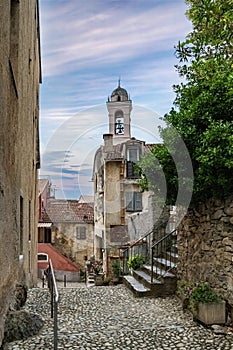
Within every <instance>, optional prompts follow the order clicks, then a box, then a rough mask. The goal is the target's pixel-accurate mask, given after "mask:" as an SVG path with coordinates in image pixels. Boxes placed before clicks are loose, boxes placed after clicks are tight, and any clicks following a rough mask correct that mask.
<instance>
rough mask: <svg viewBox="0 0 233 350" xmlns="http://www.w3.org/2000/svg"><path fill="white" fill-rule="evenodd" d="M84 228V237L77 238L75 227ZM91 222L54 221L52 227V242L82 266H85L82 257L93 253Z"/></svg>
mask: <svg viewBox="0 0 233 350" xmlns="http://www.w3.org/2000/svg"><path fill="white" fill-rule="evenodd" d="M79 227H85V228H86V239H78V238H77V229H79ZM93 239H94V237H93V223H71V222H70V223H69V222H67V223H64V222H63V223H59V222H56V223H54V225H53V227H52V242H53V243H54V245H55V247H56V248H57V249H58V250H59V251H60V252H61V253H62V254H63V255H65V256H66V257H67V258H69V259H70V260H71V261H73V262H75V263H76V264H78V265H79V266H81V267H82V268H84V267H85V261H84V257H85V256H87V257H88V259H90V257H91V256H92V255H93V254H94V247H93V246H94V241H93Z"/></svg>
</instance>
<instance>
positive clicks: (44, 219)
mask: <svg viewBox="0 0 233 350" xmlns="http://www.w3.org/2000/svg"><path fill="white" fill-rule="evenodd" d="M39 222H52V220H51V219H50V217H49V215H48V213H47V212H46V210H45V209H42V212H41V219H40V220H39Z"/></svg>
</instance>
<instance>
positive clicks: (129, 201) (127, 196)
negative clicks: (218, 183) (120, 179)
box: [125, 192, 134, 211]
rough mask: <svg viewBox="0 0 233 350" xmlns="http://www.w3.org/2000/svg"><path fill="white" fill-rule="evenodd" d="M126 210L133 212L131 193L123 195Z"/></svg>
mask: <svg viewBox="0 0 233 350" xmlns="http://www.w3.org/2000/svg"><path fill="white" fill-rule="evenodd" d="M125 202H126V210H127V211H134V201H133V192H126V193H125Z"/></svg>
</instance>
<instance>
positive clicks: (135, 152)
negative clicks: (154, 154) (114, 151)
mask: <svg viewBox="0 0 233 350" xmlns="http://www.w3.org/2000/svg"><path fill="white" fill-rule="evenodd" d="M127 160H128V161H131V162H138V161H139V149H138V148H136V147H134V148H133V147H132V148H128V149H127Z"/></svg>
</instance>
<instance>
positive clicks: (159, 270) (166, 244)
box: [151, 230, 177, 283]
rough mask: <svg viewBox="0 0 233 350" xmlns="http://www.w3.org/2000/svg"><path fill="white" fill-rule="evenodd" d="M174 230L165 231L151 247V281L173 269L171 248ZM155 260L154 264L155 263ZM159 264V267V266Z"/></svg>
mask: <svg viewBox="0 0 233 350" xmlns="http://www.w3.org/2000/svg"><path fill="white" fill-rule="evenodd" d="M176 241H177V236H176V230H173V231H171V232H169V233H167V234H166V235H165V236H164V237H162V238H160V239H159V240H158V241H157V242H156V243H154V244H153V245H152V247H151V283H153V281H154V277H156V279H161V278H162V277H163V276H165V275H166V274H167V273H168V272H169V271H171V270H172V269H174V263H173V259H172V254H173V248H174V246H175V245H176ZM155 260H156V264H155ZM160 266H161V267H160Z"/></svg>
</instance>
